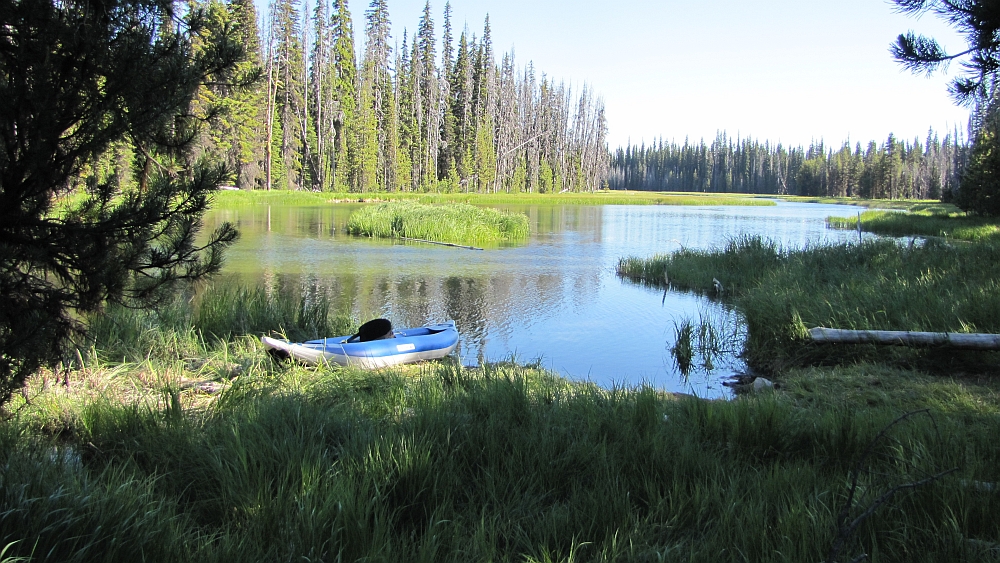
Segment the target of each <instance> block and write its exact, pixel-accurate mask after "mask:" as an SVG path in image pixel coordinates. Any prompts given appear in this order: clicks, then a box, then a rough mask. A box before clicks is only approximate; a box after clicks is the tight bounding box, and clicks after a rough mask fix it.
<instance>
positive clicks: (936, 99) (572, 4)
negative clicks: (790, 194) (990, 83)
mask: <svg viewBox="0 0 1000 563" xmlns="http://www.w3.org/2000/svg"><path fill="white" fill-rule="evenodd" d="M313 1H314V0H313ZM388 5H389V14H390V19H391V21H392V30H393V36H394V40H396V41H402V36H403V29H404V28H406V29H408V30H409V32H410V34H412V32H413V30H414V29H415V28H416V27H417V25H418V22H419V20H420V15H421V13H422V11H423V7H424V0H389V2H388ZM349 7H350V9H351V12H352V17H353V19H354V22H355V32H356V33H357V34H358V41H359V42H361V41H363V37H362V34H363V29H364V23H363V22H364V10H365V9H366V8H367V2H365V1H359V0H354V2H351V3H350V4H349ZM431 9H432V11H433V14H434V23H435V29H436V31H437V33H438V34H439V37H440V34H441V28H442V22H443V11H444V1H443V0H432V2H431ZM452 11H453V15H452V22H453V26H454V28H455V29H456V39H457V34H458V33H460V32H461V30H462V29H463V27H465V26H468V28H469V31H470V33H474V34H476V35H477V36H481V35H482V28H483V21H484V18H485V17H486V15H487V14H489V16H490V24H491V29H492V34H493V43H494V49H495V50H496V51H497V52H498V55H497V57H498V59H499V58H500V56H501V55H500V53H502V52H504V51H510V50H514V51H515V54H516V61H517V63H518V66H523V65H525V64H526V63H527V62H528V61H532V62H533V63H534V66H535V69H536V72H545V73H546V74H547V75H548V76H550V77H554V78H556V79H557V80H565V81H566V82H567V83H568V84H571V85H572V86H573V87H574V89H575V90H576V89H578V88H579V87H580V86H582V85H583V84H584V83H587V84H588V85H590V86H591V87H592V88H593V89H594V90H595V91H596V92H597V93H598V94H599V95H601V96H602V97H603V99H604V102H605V105H606V108H607V116H608V125H609V138H608V144H609V146H610V147H611V148H612V150H613V149H615V148H616V147H618V146H621V145H624V144H626V143H628V142H629V141H631V142H632V143H636V144H638V143H640V142H646V143H650V142H652V141H653V139H658V138H660V137H663V138H665V139H667V140H675V141H678V142H683V141H684V139H685V138H686V137H687V138H690V139H692V140H695V141H696V140H698V139H701V138H704V139H706V140H707V141H711V140H712V139H713V138H714V137H715V136H716V133H717V132H718V131H723V130H724V131H726V132H727V133H728V134H729V135H730V136H734V137H735V136H737V135H738V136H741V137H748V136H749V137H752V138H756V139H760V140H769V141H772V142H779V141H780V142H782V143H785V144H786V145H788V144H791V145H800V144H801V145H808V144H809V143H810V142H811V141H813V140H819V139H823V140H824V141H825V142H826V143H827V144H835V145H838V146H839V144H840V143H841V142H843V141H845V140H850V141H851V143H852V144H853V143H855V142H861V143H862V144H866V143H867V142H868V141H869V140H877V141H882V140H885V139H886V138H887V137H888V136H889V134H890V133H893V134H895V135H896V136H897V137H901V138H906V139H909V140H912V139H913V138H916V137H919V138H920V139H921V140H923V139H924V138H925V137H926V136H927V131H928V129H929V128H931V127H933V128H934V129H935V130H937V131H940V132H941V133H942V136H943V133H944V132H946V131H953V130H954V129H955V128H956V127H957V128H958V129H959V130H960V131H963V132H964V130H965V129H966V127H967V122H968V115H969V112H968V110H967V109H966V108H962V107H959V106H957V105H956V104H955V103H954V101H953V100H952V98H951V97H950V95H949V94H948V92H947V85H948V82H949V78H953V77H954V76H955V73H956V72H957V71H958V70H960V69H959V67H958V65H952V68H951V69H950V71H951V72H950V73H940V72H939V73H937V74H935V75H933V76H930V77H928V76H925V75H914V74H912V73H911V72H909V71H907V70H905V69H903V68H902V67H901V66H900V65H899V64H898V63H896V62H895V61H894V60H893V59H892V56H891V55H890V54H889V46H890V44H891V43H892V42H893V41H894V40H895V38H896V37H897V36H898V35H899V34H900V33H903V32H905V31H908V30H911V29H912V30H914V31H916V32H918V33H923V34H926V35H929V36H932V37H935V38H937V39H938V40H939V41H940V42H941V43H942V44H943V45H944V46H945V47H946V49H947V50H948V51H949V52H957V51H960V50H962V46H963V41H962V39H961V37H960V36H959V35H957V34H956V33H955V32H954V31H952V30H951V29H950V28H949V27H947V25H946V24H945V23H944V22H942V21H941V20H939V19H938V18H937V17H936V16H934V15H933V14H926V15H923V16H922V17H920V18H915V17H912V16H906V15H903V14H899V13H896V12H895V11H894V9H893V6H892V4H890V3H889V2H887V1H886V0H839V1H837V2H828V1H820V0H769V1H758V0H694V1H691V0H684V1H679V0H634V1H628V2H623V1H617V2H616V1H614V0H612V1H610V2H608V1H601V2H598V1H596V0H545V1H538V0H452ZM438 53H439V54H440V41H439V44H438Z"/></svg>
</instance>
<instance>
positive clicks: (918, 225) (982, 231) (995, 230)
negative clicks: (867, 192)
mask: <svg viewBox="0 0 1000 563" xmlns="http://www.w3.org/2000/svg"><path fill="white" fill-rule="evenodd" d="M860 221H861V229H862V230H863V231H865V232H869V233H875V234H879V235H886V236H895V237H905V236H927V237H941V238H946V239H953V240H962V241H969V242H997V241H1000V224H998V223H997V220H996V219H994V218H989V217H978V216H975V215H966V214H964V213H934V212H930V211H919V212H910V213H906V212H902V211H865V212H864V213H862V214H861V216H860ZM827 224H828V225H829V226H830V227H833V228H835V229H848V230H850V229H856V228H857V227H858V217H829V218H827Z"/></svg>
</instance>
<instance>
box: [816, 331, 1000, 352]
mask: <svg viewBox="0 0 1000 563" xmlns="http://www.w3.org/2000/svg"><path fill="white" fill-rule="evenodd" d="M809 338H810V339H811V340H813V341H814V342H823V343H830V344H882V345H886V346H912V347H933V346H938V347H943V348H962V349H966V350H1000V334H972V333H958V332H910V331H897V330H846V329H839V328H823V327H817V328H811V329H809Z"/></svg>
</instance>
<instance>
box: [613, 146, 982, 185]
mask: <svg viewBox="0 0 1000 563" xmlns="http://www.w3.org/2000/svg"><path fill="white" fill-rule="evenodd" d="M967 158H968V156H967V148H966V144H965V142H964V141H963V138H962V135H961V134H960V133H959V132H957V131H956V132H953V133H948V134H946V135H945V136H944V138H943V139H942V138H940V136H939V135H938V134H937V133H935V132H934V131H929V132H928V133H927V139H926V140H925V141H924V142H923V143H921V141H920V139H914V140H913V141H909V142H908V141H904V140H902V139H899V138H896V137H895V136H893V135H890V136H889V138H888V139H886V140H885V141H883V142H882V143H876V142H875V141H870V142H869V143H868V144H867V145H862V144H861V143H856V144H855V145H854V146H853V147H852V146H851V144H850V143H849V142H845V143H843V144H842V145H841V146H840V147H839V148H836V149H835V148H834V147H831V146H828V145H826V144H824V143H823V141H818V142H814V143H812V144H811V145H810V146H809V147H801V146H800V147H794V146H793V147H786V146H782V145H781V144H771V143H769V142H760V141H756V140H752V139H748V138H744V139H733V138H730V137H728V136H727V135H726V134H725V133H719V135H718V136H717V137H716V138H715V140H714V141H712V143H711V144H706V143H705V141H704V140H702V141H700V142H698V143H691V142H689V141H688V140H686V139H685V141H684V144H683V145H679V144H677V143H676V142H668V141H664V140H663V139H660V140H659V141H657V142H654V143H653V144H651V145H649V146H646V145H644V144H641V145H630V146H627V147H624V148H620V149H618V150H617V151H615V154H614V156H613V157H612V159H611V167H610V173H609V185H610V187H611V188H613V189H629V190H656V191H684V192H740V193H754V194H778V195H801V196H825V197H859V198H865V199H868V198H871V199H899V198H915V199H939V198H942V197H943V198H944V199H949V198H950V197H951V194H953V193H954V192H955V191H957V189H958V184H959V181H960V179H961V172H962V170H963V169H964V162H965V160H966V159H967Z"/></svg>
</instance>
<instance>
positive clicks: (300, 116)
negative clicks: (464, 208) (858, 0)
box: [83, 0, 610, 192]
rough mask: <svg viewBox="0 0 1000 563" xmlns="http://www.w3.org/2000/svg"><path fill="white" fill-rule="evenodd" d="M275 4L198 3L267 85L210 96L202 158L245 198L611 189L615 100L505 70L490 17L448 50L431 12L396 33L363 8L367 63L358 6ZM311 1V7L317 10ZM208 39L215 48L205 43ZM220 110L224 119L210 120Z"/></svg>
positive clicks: (123, 156) (123, 161) (124, 163)
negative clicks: (610, 122) (223, 171)
mask: <svg viewBox="0 0 1000 563" xmlns="http://www.w3.org/2000/svg"><path fill="white" fill-rule="evenodd" d="M329 1H330V0H304V3H303V0H274V1H273V2H272V3H271V4H270V6H269V12H268V14H267V15H266V17H265V18H264V20H263V21H264V30H263V32H262V33H261V32H260V31H259V30H258V26H257V13H256V10H255V8H254V3H253V0H229V1H228V2H222V1H221V0H197V4H196V5H197V6H201V7H205V8H206V9H207V10H208V11H209V13H210V14H212V17H213V19H214V20H215V25H214V26H213V28H212V29H215V30H218V31H219V32H220V33H231V34H236V35H237V36H239V37H240V40H241V41H242V42H243V43H244V45H245V46H246V50H247V51H248V53H249V56H248V58H247V60H246V61H245V62H244V63H243V65H242V67H241V72H242V73H243V74H245V75H249V74H250V73H254V72H256V73H258V74H259V79H258V80H257V82H256V83H255V87H253V88H250V89H242V90H236V89H234V88H232V87H230V86H229V85H228V84H229V82H227V81H226V80H219V81H218V82H217V83H214V84H212V85H210V86H207V87H205V88H204V89H203V91H202V92H201V94H200V96H199V98H198V100H197V101H196V103H195V106H196V107H194V108H193V111H194V112H195V113H196V114H197V113H199V111H201V113H203V114H204V117H205V120H206V121H207V123H208V126H207V127H205V128H203V131H202V133H201V134H200V139H199V142H198V148H197V150H196V151H195V152H194V154H192V155H191V158H193V159H194V158H201V157H203V156H211V157H214V158H216V159H219V160H221V161H223V162H225V163H226V164H227V165H228V166H229V168H230V170H232V171H233V172H234V174H233V177H232V183H233V184H234V185H236V186H237V187H239V188H241V189H290V190H318V191H353V192H366V191H400V190H401V191H418V190H420V191H429V190H434V191H446V192H447V191H471V192H496V191H504V192H557V191H563V190H571V191H583V190H595V189H599V188H601V187H604V182H605V179H606V178H607V168H608V161H609V157H610V153H609V151H608V148H607V141H606V137H607V123H606V119H605V112H604V103H603V101H602V99H601V98H600V97H599V96H597V95H596V94H595V93H594V92H593V91H592V90H591V89H590V88H588V87H587V86H586V85H585V86H583V87H582V88H581V89H579V90H578V91H575V90H574V89H572V88H570V87H569V86H567V85H566V84H565V83H563V82H557V81H556V80H554V79H552V78H550V77H548V76H546V75H545V74H544V73H541V74H540V75H539V74H538V73H537V72H536V71H535V69H534V67H533V65H532V64H531V63H528V64H527V65H526V66H524V67H523V68H518V67H517V65H516V64H515V59H514V54H513V53H512V52H511V53H507V54H505V55H503V56H502V57H501V59H500V61H499V63H498V62H497V58H496V55H495V52H494V49H493V44H492V39H491V30H490V23H489V17H487V18H486V22H485V25H484V27H483V30H482V34H481V35H480V36H477V35H476V34H473V33H470V32H469V31H468V29H466V30H464V31H463V32H462V33H461V34H460V35H458V38H457V40H456V38H455V31H454V29H453V27H452V25H453V24H452V19H451V6H450V4H446V5H445V8H444V14H443V25H444V28H443V30H442V31H443V38H442V41H441V43H440V53H439V49H438V47H439V44H438V40H437V36H436V34H435V22H434V19H433V17H432V14H431V6H430V3H429V2H428V3H427V4H426V5H425V8H424V12H423V16H422V17H421V19H420V21H419V24H418V26H417V28H416V33H414V34H412V35H411V34H410V33H408V32H407V31H404V32H403V34H402V37H401V38H393V36H392V35H391V32H390V19H389V11H388V6H387V3H386V0H373V1H372V2H371V4H370V6H369V7H368V9H367V11H366V12H365V13H364V18H365V21H364V35H363V41H364V49H363V51H361V52H362V53H363V55H362V56H361V57H360V59H359V57H357V56H356V49H355V42H356V37H355V31H354V27H355V25H354V22H353V20H352V16H351V12H350V10H349V8H348V4H347V0H333V3H332V5H331V4H329V3H328V2H329ZM309 2H313V5H312V6H310V5H309ZM205 43H209V42H208V41H206V42H205ZM220 107H221V108H222V111H209V110H208V109H207V108H213V110H215V109H218V108H220ZM137 161H138V166H140V167H141V165H142V162H144V161H145V159H143V158H136V155H135V154H133V152H132V151H131V150H130V149H129V148H128V146H127V145H124V144H123V145H122V146H120V147H115V149H113V150H112V151H109V154H107V155H106V156H105V157H104V158H103V159H102V160H101V162H98V163H96V164H94V165H92V166H90V167H89V168H88V169H87V170H85V171H84V173H83V177H84V179H86V177H87V176H90V179H91V181H97V180H99V179H100V180H103V179H106V178H107V177H108V176H109V175H114V176H116V177H117V178H118V179H119V180H120V181H128V180H129V178H131V177H133V176H134V169H135V168H136V166H137Z"/></svg>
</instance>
